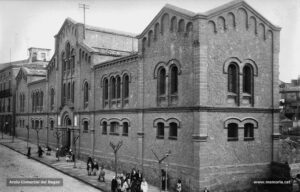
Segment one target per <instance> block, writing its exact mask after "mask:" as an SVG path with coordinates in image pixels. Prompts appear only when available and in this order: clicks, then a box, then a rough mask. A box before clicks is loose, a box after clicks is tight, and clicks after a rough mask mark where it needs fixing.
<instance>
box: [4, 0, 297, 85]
mask: <svg viewBox="0 0 300 192" xmlns="http://www.w3.org/2000/svg"><path fill="white" fill-rule="evenodd" d="M230 1H231V0H151V1H150V0H107V1H105V0H0V63H4V62H9V61H10V60H11V61H16V60H22V59H27V57H28V51H27V49H28V48H29V47H41V48H49V49H52V53H53V49H54V35H55V34H57V33H58V31H59V29H60V27H61V26H62V24H63V22H64V20H65V19H66V18H67V17H70V18H72V19H74V20H76V21H78V22H83V10H82V9H80V8H79V3H84V4H87V5H88V6H89V9H88V10H86V24H88V25H92V26H98V27H103V28H109V29H115V30H119V31H125V32H131V33H134V34H139V33H141V32H142V31H143V30H144V29H145V27H146V26H147V25H148V24H149V23H150V22H151V20H152V19H153V18H154V17H155V15H156V14H157V13H158V12H159V11H160V10H161V9H162V7H163V6H164V5H165V4H166V3H169V4H172V5H175V6H178V7H181V8H184V9H187V10H190V11H193V12H196V13H202V12H205V11H208V10H210V9H213V8H215V7H217V6H220V5H222V4H224V3H228V2H230ZM245 1H246V2H247V3H248V4H249V5H250V6H252V7H253V8H254V9H255V10H256V11H258V12H259V13H260V14H262V15H263V16H264V17H265V18H266V19H268V20H269V21H270V22H271V23H273V24H274V25H277V26H280V27H281V28H282V29H281V33H280V55H279V72H280V75H279V78H280V80H282V81H285V82H290V80H291V79H295V78H297V77H298V76H299V75H300V63H299V62H298V59H297V56H298V54H300V52H299V47H300V35H299V34H300V19H299V18H300V0H245ZM297 48H298V49H297Z"/></svg>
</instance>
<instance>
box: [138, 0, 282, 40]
mask: <svg viewBox="0 0 300 192" xmlns="http://www.w3.org/2000/svg"><path fill="white" fill-rule="evenodd" d="M238 6H243V7H245V8H247V9H249V10H250V11H251V12H252V13H253V14H255V15H256V16H257V17H259V18H260V19H261V20H262V21H264V22H265V23H266V24H267V25H268V26H269V27H270V28H272V29H273V30H280V29H281V28H280V27H278V26H276V25H273V24H272V23H271V22H270V21H268V20H267V19H266V18H265V17H263V16H262V15H261V14H260V13H258V12H257V11H255V9H253V8H252V7H251V6H250V5H249V4H248V3H246V2H245V1H244V0H233V1H231V2H229V3H226V4H224V5H221V6H218V7H216V8H214V9H211V10H209V11H206V12H204V13H194V12H192V11H189V10H186V9H182V8H179V7H176V6H174V5H170V4H166V5H165V6H164V7H163V8H162V9H161V10H160V11H159V13H158V14H157V15H156V16H155V17H154V19H153V20H152V21H151V22H150V24H149V25H148V26H147V27H146V28H145V29H144V30H143V32H142V33H140V34H139V35H138V36H137V37H138V38H140V37H142V36H143V35H144V34H145V33H146V32H147V31H148V29H149V28H150V27H151V26H152V25H153V24H154V23H155V22H156V20H157V19H158V18H159V17H160V16H161V15H162V14H163V13H164V12H166V11H172V12H176V13H177V14H180V15H181V16H186V17H188V18H190V19H197V18H199V17H200V18H207V19H208V18H210V17H213V16H216V15H218V14H221V13H222V12H224V11H228V10H229V9H233V8H235V7H238Z"/></svg>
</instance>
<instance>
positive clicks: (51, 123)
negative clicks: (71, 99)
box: [50, 120, 54, 130]
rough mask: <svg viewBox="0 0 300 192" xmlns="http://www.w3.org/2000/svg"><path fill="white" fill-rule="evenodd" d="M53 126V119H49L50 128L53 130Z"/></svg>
mask: <svg viewBox="0 0 300 192" xmlns="http://www.w3.org/2000/svg"><path fill="white" fill-rule="evenodd" d="M53 128H54V121H53V120H51V121H50V130H53Z"/></svg>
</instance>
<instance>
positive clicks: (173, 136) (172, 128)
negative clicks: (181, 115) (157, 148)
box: [169, 122, 178, 139]
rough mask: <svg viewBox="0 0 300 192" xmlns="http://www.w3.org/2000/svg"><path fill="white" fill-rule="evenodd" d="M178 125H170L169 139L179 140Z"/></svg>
mask: <svg viewBox="0 0 300 192" xmlns="http://www.w3.org/2000/svg"><path fill="white" fill-rule="evenodd" d="M177 131H178V127H177V123H173V122H172V123H170V124H169V139H177Z"/></svg>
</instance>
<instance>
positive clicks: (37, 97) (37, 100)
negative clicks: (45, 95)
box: [35, 92, 40, 111]
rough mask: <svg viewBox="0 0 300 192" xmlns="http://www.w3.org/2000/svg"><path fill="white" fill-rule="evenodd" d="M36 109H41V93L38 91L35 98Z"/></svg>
mask: <svg viewBox="0 0 300 192" xmlns="http://www.w3.org/2000/svg"><path fill="white" fill-rule="evenodd" d="M35 99H36V100H35V111H38V110H39V107H40V93H39V92H37V93H36V98H35Z"/></svg>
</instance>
